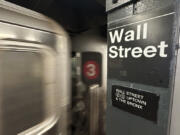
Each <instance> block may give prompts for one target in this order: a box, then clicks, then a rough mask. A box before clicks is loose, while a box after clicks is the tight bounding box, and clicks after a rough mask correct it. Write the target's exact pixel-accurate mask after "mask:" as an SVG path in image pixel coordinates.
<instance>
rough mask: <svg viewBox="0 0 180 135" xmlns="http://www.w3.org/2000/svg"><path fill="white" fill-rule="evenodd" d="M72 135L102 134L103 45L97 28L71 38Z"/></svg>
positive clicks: (104, 66)
mask: <svg viewBox="0 0 180 135" xmlns="http://www.w3.org/2000/svg"><path fill="white" fill-rule="evenodd" d="M72 46H73V47H72V52H73V56H72V111H71V112H72V135H105V124H104V123H105V110H106V89H107V88H106V76H107V43H106V37H104V36H103V33H102V31H101V30H100V29H93V30H89V31H87V32H84V33H81V34H79V35H78V36H75V37H73V38H72Z"/></svg>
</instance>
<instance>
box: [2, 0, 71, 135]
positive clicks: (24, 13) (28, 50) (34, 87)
mask: <svg viewBox="0 0 180 135" xmlns="http://www.w3.org/2000/svg"><path fill="white" fill-rule="evenodd" d="M69 62H70V46H69V39H68V36H67V34H66V32H65V31H64V30H63V29H62V28H61V27H60V26H59V25H58V24H56V23H55V22H54V21H52V20H51V19H49V18H47V17H45V16H43V15H41V14H39V13H36V12H33V11H30V10H27V9H25V8H22V7H19V6H16V5H14V4H10V3H8V2H5V1H0V135H15V134H18V135H44V134H48V135H59V134H62V135H66V134H67V130H66V128H67V126H66V123H67V121H68V120H67V115H68V114H67V108H68V106H69V104H70V102H69V88H70V83H71V81H70V74H71V72H70V63H69ZM57 80H58V81H57ZM61 123H63V124H61ZM59 129H60V131H59Z"/></svg>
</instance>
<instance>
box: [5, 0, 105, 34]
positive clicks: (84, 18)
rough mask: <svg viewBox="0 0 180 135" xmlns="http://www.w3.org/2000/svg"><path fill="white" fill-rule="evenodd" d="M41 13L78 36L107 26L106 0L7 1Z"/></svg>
mask: <svg viewBox="0 0 180 135" xmlns="http://www.w3.org/2000/svg"><path fill="white" fill-rule="evenodd" d="M7 1H10V2H13V3H16V4H18V5H21V6H23V7H26V8H29V9H32V10H35V11H38V12H41V13H43V14H45V15H47V16H49V17H51V18H53V19H55V20H56V21H57V22H59V23H60V24H61V25H63V26H64V27H65V29H66V30H67V31H68V32H69V33H71V34H76V33H80V32H83V31H86V30H88V29H90V28H94V27H102V26H105V25H106V12H105V6H104V5H105V4H104V3H105V2H104V1H105V0H7Z"/></svg>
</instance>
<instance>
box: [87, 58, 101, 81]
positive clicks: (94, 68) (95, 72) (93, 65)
mask: <svg viewBox="0 0 180 135" xmlns="http://www.w3.org/2000/svg"><path fill="white" fill-rule="evenodd" d="M83 73H84V76H85V77H87V78H88V79H96V78H97V77H98V76H99V64H98V63H97V62H96V61H87V62H86V63H85V64H84V66H83Z"/></svg>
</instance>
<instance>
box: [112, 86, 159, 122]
mask: <svg viewBox="0 0 180 135" xmlns="http://www.w3.org/2000/svg"><path fill="white" fill-rule="evenodd" d="M158 104H159V96H158V95H155V94H152V93H149V92H144V91H141V90H136V89H133V88H127V87H122V86H115V85H114V86H112V105H113V106H115V107H118V108H120V109H122V110H124V111H127V112H130V113H132V114H135V115H138V116H141V117H143V118H145V119H148V120H151V121H154V122H156V121H157V111H158Z"/></svg>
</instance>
